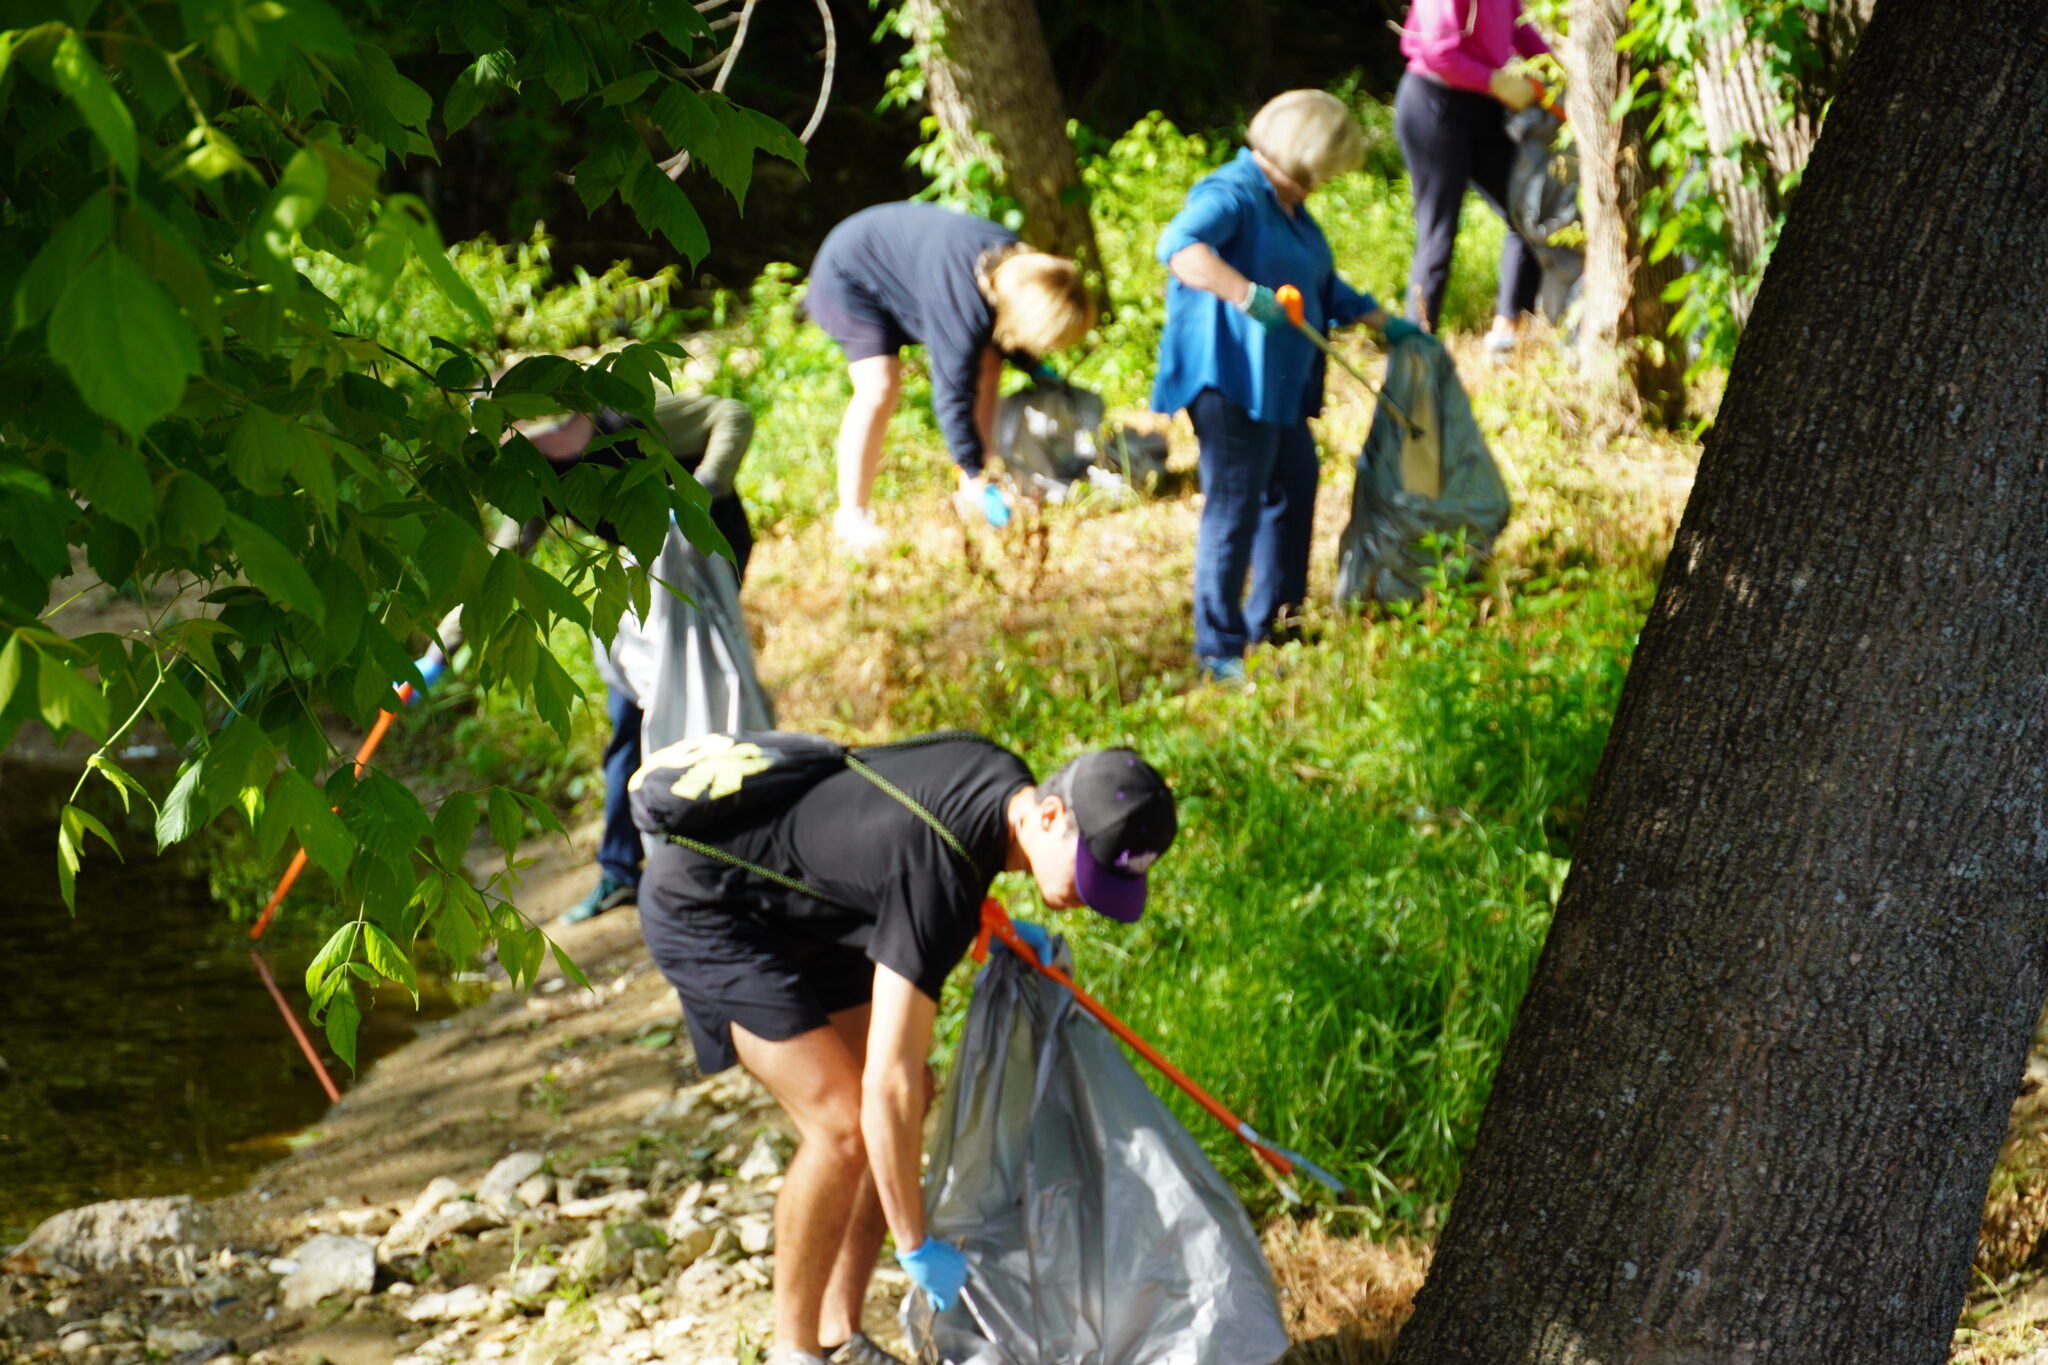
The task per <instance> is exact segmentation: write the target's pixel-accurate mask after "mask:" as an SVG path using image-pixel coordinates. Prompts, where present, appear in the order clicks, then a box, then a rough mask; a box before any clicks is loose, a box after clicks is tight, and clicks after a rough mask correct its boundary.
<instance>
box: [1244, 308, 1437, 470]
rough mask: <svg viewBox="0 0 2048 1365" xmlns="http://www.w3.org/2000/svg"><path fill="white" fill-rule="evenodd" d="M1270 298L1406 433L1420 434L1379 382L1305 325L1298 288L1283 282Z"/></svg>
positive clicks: (1420, 431)
mask: <svg viewBox="0 0 2048 1365" xmlns="http://www.w3.org/2000/svg"><path fill="white" fill-rule="evenodd" d="M1273 297H1274V298H1276V299H1278V300H1279V301H1280V306H1281V307H1282V308H1284V309H1286V310H1287V320H1288V321H1289V322H1291V323H1293V324H1294V326H1295V330H1296V331H1299V332H1300V333H1301V334H1302V335H1303V336H1305V337H1307V338H1308V339H1309V340H1310V341H1313V342H1314V343H1315V344H1316V349H1317V350H1319V351H1321V352H1322V353H1323V354H1324V355H1326V356H1328V357H1329V358H1330V359H1331V360H1334V361H1336V362H1337V364H1338V365H1340V366H1342V367H1343V370H1344V373H1346V374H1348V375H1350V376H1351V377H1352V378H1353V379H1356V380H1357V381H1358V382H1359V383H1361V384H1363V385H1364V386H1365V391H1366V392H1367V393H1369V394H1371V395H1372V396H1373V397H1375V398H1377V399H1379V400H1380V402H1382V403H1385V404H1386V405H1387V411H1389V412H1391V413H1393V414H1394V415H1395V416H1396V417H1398V418H1400V419H1401V425H1402V426H1405V427H1407V428H1408V434H1409V435H1410V436H1420V435H1421V434H1422V428H1421V427H1420V426H1418V425H1417V424H1416V421H1415V419H1414V418H1413V417H1410V416H1409V415H1408V413H1407V411H1406V410H1405V409H1404V408H1402V406H1401V405H1400V404H1399V403H1396V402H1395V401H1394V400H1393V399H1391V398H1389V397H1387V393H1386V390H1385V389H1382V388H1381V387H1380V386H1379V385H1377V384H1375V383H1373V382H1372V381H1371V380H1370V379H1367V378H1366V377H1365V376H1364V375H1362V374H1360V373H1359V372H1358V367H1357V366H1355V365H1353V364H1352V363H1351V362H1350V361H1348V360H1346V359H1345V358H1344V357H1343V356H1341V355H1338V354H1337V352H1336V351H1335V350H1333V349H1331V347H1330V343H1329V341H1328V339H1327V338H1325V337H1324V336H1323V334H1322V333H1321V332H1318V331H1317V330H1316V329H1315V328H1313V327H1311V326H1309V325H1308V319H1307V318H1306V317H1305V316H1303V314H1302V310H1301V291H1300V290H1299V289H1296V288H1295V287H1294V286H1293V285H1291V284H1283V285H1281V286H1280V287H1279V288H1278V289H1275V290H1274V291H1273Z"/></svg>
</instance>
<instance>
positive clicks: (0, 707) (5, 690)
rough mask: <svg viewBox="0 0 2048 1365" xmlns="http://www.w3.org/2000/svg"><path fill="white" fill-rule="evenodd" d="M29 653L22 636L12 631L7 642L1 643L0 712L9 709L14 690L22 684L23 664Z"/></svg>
mask: <svg viewBox="0 0 2048 1365" xmlns="http://www.w3.org/2000/svg"><path fill="white" fill-rule="evenodd" d="M27 655H28V651H27V649H26V648H25V647H24V646H23V645H22V643H21V636H20V635H18V634H16V633H14V632H11V631H10V632H9V633H8V636H7V643H6V644H4V645H0V712H5V711H6V710H7V704H8V703H9V702H11V701H13V700H14V690H15V689H16V688H18V687H20V686H21V675H22V665H23V663H24V661H25V660H26V658H27Z"/></svg>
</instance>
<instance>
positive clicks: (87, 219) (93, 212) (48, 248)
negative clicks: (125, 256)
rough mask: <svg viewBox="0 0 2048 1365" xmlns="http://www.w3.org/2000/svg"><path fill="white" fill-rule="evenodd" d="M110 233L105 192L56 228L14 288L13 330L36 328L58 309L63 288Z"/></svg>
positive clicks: (111, 210)
mask: <svg viewBox="0 0 2048 1365" xmlns="http://www.w3.org/2000/svg"><path fill="white" fill-rule="evenodd" d="M113 231H114V208H113V198H112V196H111V195H110V194H108V192H106V191H105V190H99V191H95V192H94V193H93V194H92V195H91V196H89V197H88V198H87V199H86V200H85V202H84V203H82V204H80V205H79V206H78V207H77V208H76V209H75V210H73V211H72V214H71V216H70V217H69V218H66V219H65V220H64V221H63V222H62V223H59V224H58V225H57V229H56V231H54V232H52V233H51V234H50V240H48V241H47V242H44V243H43V249H42V250H40V251H38V252H37V253H36V256H35V259H34V260H33V261H31V262H29V267H28V273H27V274H25V275H23V276H22V277H21V283H20V284H19V285H18V286H16V288H15V291H14V327H15V330H17V331H19V330H20V329H22V328H24V327H33V326H35V324H37V323H38V322H41V321H42V320H43V317H44V315H45V314H47V313H48V312H49V311H50V310H51V309H52V308H55V307H56V306H57V300H58V298H59V297H61V296H62V295H63V293H64V289H65V286H67V285H69V284H70V283H71V281H72V280H73V279H75V278H77V276H78V272H79V271H81V270H83V269H84V268H85V263H86V261H87V260H89V259H91V257H92V254H93V253H94V252H95V251H97V250H99V248H100V243H102V242H104V241H106V240H107V238H108V236H110V235H111V234H112V233H113Z"/></svg>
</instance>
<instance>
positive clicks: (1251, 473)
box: [1188, 389, 1316, 659]
mask: <svg viewBox="0 0 2048 1365" xmlns="http://www.w3.org/2000/svg"><path fill="white" fill-rule="evenodd" d="M1188 416H1189V417H1190V418H1191V419H1193V421H1194V424H1195V436H1196V438H1197V439H1199V440H1200V441H1201V449H1202V455H1201V460H1202V524H1201V529H1200V530H1198V531H1197V532H1196V534H1195V655H1196V657H1197V658H1202V659H1220V658H1230V659H1235V658H1239V657H1241V656H1242V655H1243V654H1244V651H1245V646H1247V645H1249V644H1251V643H1252V642H1253V641H1255V640H1263V639H1265V638H1266V635H1267V633H1268V632H1269V631H1270V630H1271V629H1272V628H1273V623H1274V622H1275V621H1276V620H1278V619H1279V618H1280V617H1281V615H1282V614H1283V613H1284V612H1287V611H1288V610H1290V609H1292V608H1295V607H1298V606H1300V605H1301V603H1302V602H1303V600H1305V599H1306V598H1307V597H1308V552H1309V537H1310V534H1311V533H1312V532H1313V530H1314V529H1315V518H1316V442H1315V437H1314V436H1312V435H1310V434H1309V429H1308V423H1307V422H1296V423H1294V424H1293V425H1291V426H1279V425H1276V424H1275V423H1272V422H1256V421H1253V420H1252V415H1251V413H1250V412H1248V411H1246V410H1245V409H1244V408H1243V407H1241V406H1239V405H1238V404H1237V403H1234V402H1232V401H1231V400H1230V399H1228V398H1226V397H1224V396H1223V394H1222V393H1221V392H1220V391H1219V390H1216V389H1203V390H1202V391H1201V392H1200V393H1199V394H1197V395H1195V401H1194V402H1192V403H1190V404H1188ZM1247 570H1249V571H1250V573H1251V579H1252V595H1251V601H1250V602H1249V603H1246V604H1244V605H1240V603H1241V602H1242V601H1243V598H1244V580H1245V573H1246V572H1247Z"/></svg>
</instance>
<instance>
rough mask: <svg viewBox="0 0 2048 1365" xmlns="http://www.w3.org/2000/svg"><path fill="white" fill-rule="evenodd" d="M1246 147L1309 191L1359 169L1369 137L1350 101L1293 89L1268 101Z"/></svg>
mask: <svg viewBox="0 0 2048 1365" xmlns="http://www.w3.org/2000/svg"><path fill="white" fill-rule="evenodd" d="M1244 140H1245V145H1247V146H1248V147H1250V148H1251V149H1252V150H1253V151H1255V152H1257V153H1258V154H1259V155H1260V156H1262V157H1264V158H1266V160H1268V161H1270V162H1271V163H1273V165H1274V167H1275V168H1277V169H1278V170H1279V172H1280V173H1281V174H1282V175H1284V176H1286V177H1287V178H1288V179H1289V180H1292V181H1293V182H1294V183H1295V184H1297V185H1299V186H1301V188H1302V192H1303V193H1307V192H1308V191H1309V190H1312V189H1314V188H1315V187H1316V186H1318V185H1321V184H1326V183H1327V182H1329V181H1331V180H1334V179H1336V178H1337V177H1338V176H1340V175H1343V174H1344V173H1345V172H1346V171H1355V170H1357V169H1358V167H1359V164H1360V163H1361V162H1363V161H1364V160H1365V136H1364V134H1362V133H1361V132H1359V130H1358V120H1357V119H1355V118H1353V117H1352V116H1351V111H1350V110H1349V109H1347V108H1345V107H1344V101H1342V100H1340V99H1338V98H1337V97H1336V96H1335V95H1332V94H1330V93H1329V92H1328V91H1324V90H1289V91H1287V92H1286V93H1285V94H1281V95H1275V96H1274V97H1273V98H1272V99H1270V100H1267V101H1266V105H1265V107H1264V108H1263V109H1261V110H1259V112H1258V113H1256V114H1254V115H1252V122H1251V126H1250V127H1249V128H1247V129H1245V136H1244Z"/></svg>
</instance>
